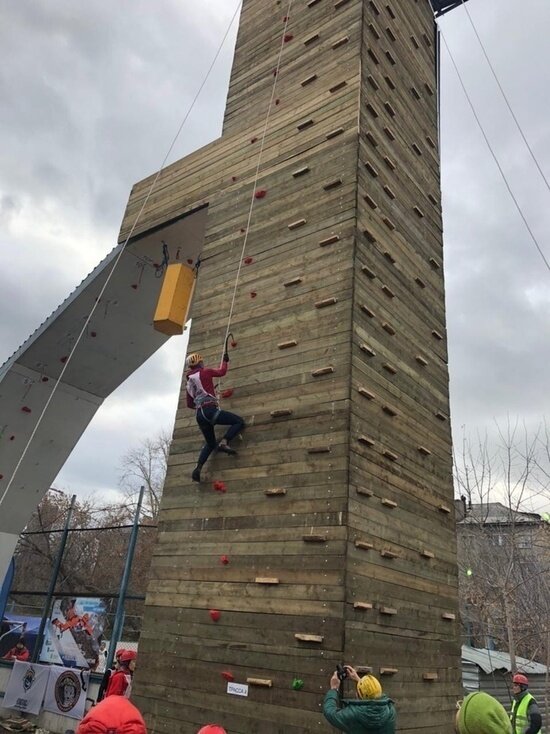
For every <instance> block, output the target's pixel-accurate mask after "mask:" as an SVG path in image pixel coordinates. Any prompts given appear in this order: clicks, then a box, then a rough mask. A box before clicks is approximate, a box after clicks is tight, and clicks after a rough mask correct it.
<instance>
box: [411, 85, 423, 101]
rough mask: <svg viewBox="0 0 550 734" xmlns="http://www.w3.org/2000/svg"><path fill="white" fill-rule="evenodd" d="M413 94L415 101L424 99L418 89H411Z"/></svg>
mask: <svg viewBox="0 0 550 734" xmlns="http://www.w3.org/2000/svg"><path fill="white" fill-rule="evenodd" d="M411 94H412V96H413V97H414V98H415V99H422V97H421V95H420V92H419V91H418V89H417V88H416V87H411Z"/></svg>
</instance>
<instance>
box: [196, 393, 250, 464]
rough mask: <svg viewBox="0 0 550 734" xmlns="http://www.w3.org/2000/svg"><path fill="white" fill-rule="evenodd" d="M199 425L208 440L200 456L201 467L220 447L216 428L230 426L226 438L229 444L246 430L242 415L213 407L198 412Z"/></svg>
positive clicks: (200, 409)
mask: <svg viewBox="0 0 550 734" xmlns="http://www.w3.org/2000/svg"><path fill="white" fill-rule="evenodd" d="M197 423H198V424H199V428H200V429H201V431H202V434H203V436H204V438H205V440H206V444H205V445H204V446H203V447H202V450H201V452H200V455H199V466H202V465H203V464H205V463H206V460H207V459H208V457H209V456H210V454H211V453H212V451H215V449H216V448H217V446H218V441H217V439H216V433H215V431H214V426H230V428H228V429H227V431H226V433H225V436H224V439H225V440H226V441H227V443H229V442H230V441H231V439H232V438H235V436H236V435H237V433H240V431H242V429H243V428H244V420H243V419H242V418H241V416H240V415H237V414H236V413H230V412H229V411H228V410H219V409H218V408H216V407H215V406H213V405H212V406H207V407H205V408H199V410H197Z"/></svg>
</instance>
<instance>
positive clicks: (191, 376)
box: [186, 362, 228, 410]
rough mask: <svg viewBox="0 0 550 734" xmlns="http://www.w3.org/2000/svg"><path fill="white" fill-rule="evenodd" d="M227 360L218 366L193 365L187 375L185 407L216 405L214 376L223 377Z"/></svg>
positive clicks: (194, 407) (193, 408)
mask: <svg viewBox="0 0 550 734" xmlns="http://www.w3.org/2000/svg"><path fill="white" fill-rule="evenodd" d="M227 364H228V363H227V362H222V363H221V365H220V368H219V369H217V370H215V369H213V368H212V367H195V369H193V370H190V371H189V372H188V373H187V375H186V378H187V407H188V408H191V410H195V409H196V408H200V407H202V406H205V405H217V404H218V398H217V397H216V388H215V387H214V381H213V378H214V377H223V376H224V375H225V374H226V373H227Z"/></svg>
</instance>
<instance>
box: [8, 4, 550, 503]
mask: <svg viewBox="0 0 550 734" xmlns="http://www.w3.org/2000/svg"><path fill="white" fill-rule="evenodd" d="M235 6H236V0H235V2H229V0H201V2H200V3H196V2H191V0H179V1H178V2H176V0H119V1H118V2H115V3H114V2H112V0H93V2H89V3H81V2H74V0H25V1H24V2H21V1H20V0H0V12H1V18H2V22H1V23H0V49H1V50H0V54H1V61H2V63H1V64H0V248H1V252H2V268H1V269H0V309H1V314H2V318H1V320H0V362H3V361H4V360H5V359H7V358H8V357H9V356H10V355H11V354H12V353H13V351H14V350H15V349H16V348H17V347H18V346H19V345H20V344H21V343H22V342H23V341H24V340H25V339H26V338H27V337H28V336H29V334H30V333H31V332H32V331H33V330H34V329H35V328H36V327H37V326H38V325H39V324H40V323H41V322H42V321H43V319H44V318H45V317H46V316H47V315H48V314H49V313H51V311H53V310H54V309H55V308H56V307H57V306H58V305H59V304H60V303H61V301H62V300H63V299H64V298H65V297H66V296H67V295H68V294H69V293H70V291H71V290H73V289H74V288H75V287H76V286H77V285H78V283H79V282H80V281H81V280H82V278H83V277H84V276H85V275H86V274H87V273H88V272H89V271H90V270H91V269H92V268H93V267H94V266H95V265H96V264H97V263H98V261H99V260H100V259H101V258H102V257H103V256H104V255H105V254H107V252H109V251H110V250H111V249H112V247H113V246H114V245H115V243H116V239H117V234H118V228H119V225H120V221H121V218H122V215H123V212H124V209H125V205H126V201H127V198H128V194H129V191H130V188H131V186H132V184H133V183H134V182H135V181H137V180H139V179H141V178H143V177H144V176H146V175H148V174H149V173H151V172H153V171H154V170H156V169H157V168H158V166H159V164H160V162H161V160H162V158H163V156H164V153H165V152H166V150H167V148H168V145H169V143H170V142H171V139H172V137H173V135H174V133H175V131H176V130H177V128H178V126H179V124H180V122H181V120H182V118H183V115H184V114H185V112H186V111H187V109H188V107H189V104H190V102H191V99H192V98H193V96H194V94H195V92H196V90H197V88H198V86H199V85H200V83H201V81H202V79H203V76H204V74H205V72H206V70H207V68H208V66H209V65H210V62H211V60H212V57H213V55H214V53H215V51H216V48H217V46H218V44H219V42H220V40H221V38H222V36H223V34H224V33H225V30H226V28H227V25H228V22H229V20H230V18H231V16H232V15H233V12H234V10H235ZM467 7H468V9H469V11H470V14H471V16H472V19H473V21H474V23H475V26H476V28H477V30H478V33H479V35H480V36H481V38H482V40H483V42H484V43H485V45H486V48H487V52H488V55H489V57H490V59H491V61H492V63H493V66H494V67H495V69H496V71H497V73H498V75H499V78H500V81H501V83H502V85H503V86H504V88H505V90H506V92H507V94H508V96H509V99H510V102H511V104H512V106H513V108H514V111H515V113H516V115H517V117H518V119H519V121H520V123H521V125H522V127H523V129H524V132H525V135H526V136H527V138H528V139H529V141H530V143H531V145H532V147H533V149H534V152H535V155H536V157H537V159H538V161H539V164H540V165H541V167H542V169H543V170H544V171H545V173H547V175H548V176H549V177H550V102H549V99H548V94H547V91H548V89H549V88H550V58H549V57H550V50H549V47H548V42H547V32H548V28H549V27H550V3H548V2H547V0H523V1H522V3H521V4H520V3H518V2H517V0H470V1H469V2H468V4H467ZM441 27H442V29H443V31H444V33H445V37H446V39H447V41H448V43H449V46H450V48H451V51H452V53H453V55H454V56H455V59H456V62H457V65H458V67H459V70H460V71H461V73H462V74H463V76H464V81H465V84H466V86H467V87H468V90H469V92H470V94H471V95H472V98H473V101H474V105H475V106H476V110H477V112H478V114H479V116H480V118H481V119H482V121H483V123H484V124H485V125H486V127H487V133H488V135H489V138H490V140H491V142H492V143H493V145H494V147H495V150H496V152H497V155H498V157H499V159H500V161H501V164H502V166H503V167H504V169H505V172H506V175H507V177H508V178H509V181H510V183H511V186H512V188H513V190H514V194H515V195H516V197H517V199H518V200H519V202H520V204H521V206H522V207H523V208H524V212H525V215H526V217H527V220H528V222H529V225H530V226H531V228H532V230H533V231H534V233H535V236H536V237H537V239H538V241H539V243H540V245H541V247H542V249H543V250H544V251H545V252H546V254H547V256H548V258H549V259H550V192H549V191H548V189H547V187H546V185H545V183H544V181H543V180H542V178H541V177H540V175H539V174H538V172H537V170H536V168H535V165H534V163H533V162H532V160H531V159H530V157H529V154H528V152H527V150H526V148H525V146H524V144H523V142H522V140H521V137H520V135H519V133H518V132H517V129H516V128H515V126H514V123H513V121H512V119H511V117H510V115H509V113H508V112H507V110H506V108H505V105H504V102H503V101H502V98H501V97H500V94H499V92H498V88H497V87H496V85H495V83H494V80H493V79H492V76H491V74H490V70H489V68H488V66H487V63H486V61H485V59H484V57H483V55H482V52H481V50H480V47H479V44H478V42H477V40H476V37H475V35H474V32H473V30H472V27H471V25H470V22H469V20H468V16H467V14H466V12H465V9H464V8H458V9H457V10H455V11H453V12H452V13H450V14H449V15H447V16H445V18H443V19H442V21H441ZM235 31H236V27H235V28H234V29H233V32H232V34H231V35H230V37H229V39H228V42H227V44H226V46H225V48H224V51H223V53H222V55H221V57H220V60H219V62H218V64H217V66H216V67H215V71H214V73H213V75H212V77H211V79H210V81H209V83H208V84H207V86H206V88H205V90H204V92H203V94H202V96H201V98H200V100H199V103H198V104H197V106H196V108H195V110H194V112H193V115H192V116H191V118H190V119H189V121H188V123H187V125H186V127H185V129H184V131H183V133H182V136H181V138H180V140H179V142H178V144H177V146H176V149H175V151H174V153H173V155H172V158H171V160H176V159H178V158H180V157H182V156H184V155H186V154H187V153H189V152H190V151H192V150H194V149H196V148H199V147H201V146H202V145H204V144H205V143H207V142H209V141H210V140H212V139H214V138H216V137H218V135H219V134H220V130H221V121H222V115H223V109H224V104H225V97H226V92H227V83H228V79H229V73H230V65H231V59H232V53H233V45H234V39H235ZM441 133H442V166H443V168H442V184H443V204H444V224H445V274H446V283H447V315H448V336H449V352H450V373H451V401H452V402H451V409H452V416H453V426H454V432H455V439H456V438H458V440H460V436H461V431H462V427H463V426H466V430H468V431H470V432H475V431H477V430H480V431H482V432H483V431H485V429H486V428H487V427H488V428H491V427H492V426H493V424H494V421H495V420H497V421H499V422H501V423H502V422H503V421H506V417H507V415H510V416H511V417H512V418H513V419H515V418H516V417H519V418H520V419H521V420H522V421H523V420H525V421H526V423H527V424H528V425H529V426H532V427H536V425H538V423H539V422H540V421H541V420H542V419H543V418H544V417H545V416H546V415H550V370H549V368H548V365H549V364H550V338H549V336H550V333H549V332H550V328H549V323H550V321H549V306H550V272H549V271H548V270H547V269H546V267H545V266H544V264H543V262H542V260H541V258H540V256H539V254H538V253H537V252H536V249H535V246H534V244H533V242H532V241H531V239H530V236H529V234H528V232H527V229H526V227H525V225H524V223H523V222H522V220H521V218H520V216H519V214H518V213H517V211H516V209H515V207H514V205H513V202H512V200H511V198H510V195H509V193H508V192H507V190H506V187H505V184H504V182H503V180H502V178H501V176H500V174H499V172H498V169H497V168H496V166H495V164H494V162H493V160H492V158H491V155H490V153H489V151H488V149H487V146H486V144H485V142H484V140H483V138H482V136H481V133H480V131H479V129H478V127H477V125H476V123H475V120H474V118H473V115H472V113H471V110H470V108H469V106H468V104H467V102H466V99H465V97H464V94H463V92H462V90H461V88H460V86H459V83H458V81H457V78H456V75H455V72H454V69H453V68H452V65H451V63H450V60H449V58H448V55H447V52H446V50H445V49H443V52H442V114H441ZM184 353H185V344H184V340H183V338H174V339H172V340H171V341H170V342H169V344H168V345H167V346H166V347H165V348H163V349H162V350H160V352H158V353H157V355H156V356H155V357H154V358H153V359H151V360H150V362H149V363H148V364H147V365H146V366H144V367H143V368H142V369H141V370H139V371H138V373H136V374H135V375H134V376H133V377H132V378H131V379H130V380H128V381H127V383H125V384H124V385H123V386H122V387H121V388H120V389H119V390H118V391H117V392H116V393H115V394H114V395H113V396H112V397H111V398H110V399H109V400H108V401H106V403H105V404H104V406H103V408H102V409H101V410H100V411H99V412H98V414H97V416H96V418H95V419H94V421H93V423H92V424H91V426H90V428H89V429H88V431H87V432H86V434H85V435H84V437H83V438H82V440H81V441H80V443H79V445H78V447H77V449H76V450H75V451H74V452H73V455H72V456H71V458H70V459H69V461H68V462H67V464H66V465H65V467H64V469H63V471H62V472H61V474H60V476H59V477H58V478H57V481H56V483H55V484H56V486H57V487H60V488H63V489H67V490H72V491H76V492H78V493H82V494H85V493H87V492H90V491H92V490H99V491H101V492H102V493H103V494H104V495H105V494H106V493H108V492H109V490H113V489H115V488H116V486H117V482H118V475H119V468H118V467H119V462H120V457H121V456H122V455H123V454H124V453H125V451H126V450H127V449H128V448H129V447H131V446H134V445H136V443H137V442H139V440H140V439H141V438H143V437H146V436H152V435H154V434H156V433H157V432H158V431H159V430H160V429H162V428H171V425H172V422H173V418H174V413H175V406H176V399H177V392H178V388H179V379H180V374H181V363H182V359H183V356H184ZM98 457H101V461H98Z"/></svg>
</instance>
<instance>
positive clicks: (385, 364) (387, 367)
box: [382, 362, 397, 375]
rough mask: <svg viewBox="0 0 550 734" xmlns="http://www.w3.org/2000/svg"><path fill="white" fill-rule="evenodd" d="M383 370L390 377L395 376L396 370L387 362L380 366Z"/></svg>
mask: <svg viewBox="0 0 550 734" xmlns="http://www.w3.org/2000/svg"><path fill="white" fill-rule="evenodd" d="M382 367H383V369H385V370H386V372H389V373H390V375H396V374H397V368H396V367H394V366H393V364H390V363H389V362H384V364H383V365H382Z"/></svg>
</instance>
